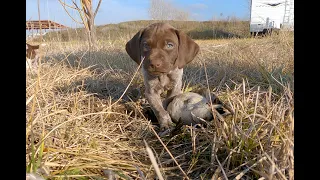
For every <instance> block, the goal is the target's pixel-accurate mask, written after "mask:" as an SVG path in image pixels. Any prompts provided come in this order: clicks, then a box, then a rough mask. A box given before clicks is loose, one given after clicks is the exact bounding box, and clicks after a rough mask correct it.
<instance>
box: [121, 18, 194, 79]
mask: <svg viewBox="0 0 320 180" xmlns="http://www.w3.org/2000/svg"><path fill="white" fill-rule="evenodd" d="M126 51H127V53H128V54H129V56H130V57H131V58H132V59H133V60H134V61H135V62H136V63H138V64H140V62H141V60H142V58H145V59H144V62H143V67H144V69H146V70H147V71H148V72H149V73H150V74H152V75H159V74H161V73H168V72H170V71H171V70H173V69H175V68H176V67H178V68H183V67H184V66H185V65H186V64H188V63H189V62H191V61H192V60H193V59H194V58H195V56H196V55H197V53H198V51H199V46H198V44H196V43H195V42H194V41H193V40H192V39H191V38H190V37H188V36H187V35H186V34H184V33H183V32H181V31H179V30H177V29H175V28H174V27H172V26H171V25H169V24H167V23H155V24H151V25H150V26H148V27H146V28H144V29H141V30H140V31H139V32H138V33H136V34H135V35H134V37H133V38H132V39H131V40H130V41H128V42H127V44H126Z"/></svg>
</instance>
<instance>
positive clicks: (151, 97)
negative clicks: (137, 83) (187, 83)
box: [145, 89, 172, 131]
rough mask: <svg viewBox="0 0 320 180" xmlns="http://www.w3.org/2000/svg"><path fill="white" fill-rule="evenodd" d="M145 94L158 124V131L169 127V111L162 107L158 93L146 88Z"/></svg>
mask: <svg viewBox="0 0 320 180" xmlns="http://www.w3.org/2000/svg"><path fill="white" fill-rule="evenodd" d="M145 96H146V98H147V100H148V102H149V104H150V106H151V108H152V110H153V112H154V114H155V115H156V117H157V119H158V122H159V124H160V131H163V130H166V129H170V128H171V126H172V121H171V117H170V115H169V113H168V112H167V111H166V110H165V109H164V108H163V106H162V102H161V97H160V94H159V93H157V92H155V91H154V90H152V89H150V90H146V92H145Z"/></svg>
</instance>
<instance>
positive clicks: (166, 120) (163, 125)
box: [158, 112, 174, 136]
mask: <svg viewBox="0 0 320 180" xmlns="http://www.w3.org/2000/svg"><path fill="white" fill-rule="evenodd" d="M159 124H160V132H159V134H158V135H159V136H165V135H168V134H169V133H170V132H171V131H172V130H173V129H174V123H173V122H172V120H171V117H170V115H169V114H168V113H167V112H166V114H165V115H163V116H160V118H159Z"/></svg>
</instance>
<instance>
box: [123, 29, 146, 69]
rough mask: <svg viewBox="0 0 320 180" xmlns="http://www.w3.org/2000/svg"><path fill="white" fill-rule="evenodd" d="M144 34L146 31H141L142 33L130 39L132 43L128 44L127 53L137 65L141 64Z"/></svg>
mask: <svg viewBox="0 0 320 180" xmlns="http://www.w3.org/2000/svg"><path fill="white" fill-rule="evenodd" d="M143 32H144V29H140V31H139V32H137V34H135V35H134V36H133V38H132V39H130V41H128V42H127V44H126V51H127V53H128V54H129V56H130V57H131V59H133V60H134V61H135V62H136V63H137V64H140V62H141V57H140V56H141V55H140V39H141V36H142V34H143Z"/></svg>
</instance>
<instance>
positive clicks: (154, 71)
mask: <svg viewBox="0 0 320 180" xmlns="http://www.w3.org/2000/svg"><path fill="white" fill-rule="evenodd" d="M126 51H127V53H128V54H129V56H130V57H131V58H132V59H133V60H134V61H135V62H136V63H137V64H140V63H141V60H142V59H144V60H143V63H142V74H143V76H144V85H145V89H146V90H145V96H146V98H147V100H148V102H149V104H150V105H151V108H152V110H153V112H154V113H155V115H156V117H157V119H158V122H159V124H160V130H161V131H164V130H168V129H170V128H171V127H172V121H171V118H170V115H169V114H168V112H167V111H166V106H167V105H168V103H169V102H170V100H171V99H172V98H173V97H174V96H176V95H178V94H180V93H181V92H182V91H181V87H182V75H183V67H184V66H185V65H186V64H188V63H190V62H191V61H192V60H193V59H194V58H195V56H196V55H197V54H198V52H199V45H198V44H197V43H195V42H194V41H193V40H192V39H191V38H190V37H188V36H187V35H186V34H185V33H183V32H181V31H180V30H177V29H175V28H174V27H172V26H171V25H169V24H168V23H154V24H151V25H149V26H148V27H146V28H144V29H141V30H140V31H139V32H138V33H136V34H135V35H134V37H133V38H132V39H131V40H130V41H128V42H127V44H126ZM166 90H167V97H166V100H165V101H164V102H162V101H161V97H160V94H161V93H162V92H163V91H166Z"/></svg>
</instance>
